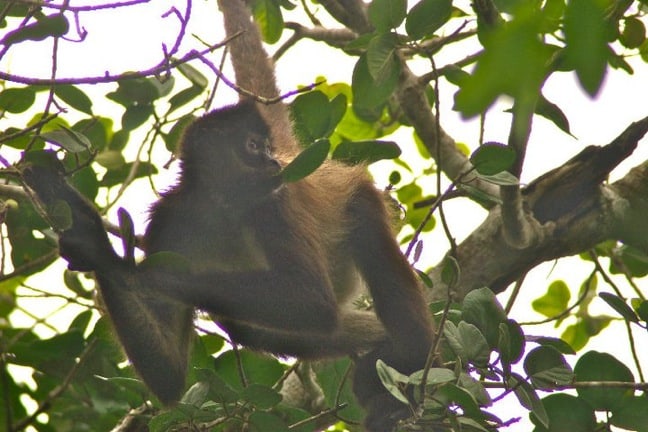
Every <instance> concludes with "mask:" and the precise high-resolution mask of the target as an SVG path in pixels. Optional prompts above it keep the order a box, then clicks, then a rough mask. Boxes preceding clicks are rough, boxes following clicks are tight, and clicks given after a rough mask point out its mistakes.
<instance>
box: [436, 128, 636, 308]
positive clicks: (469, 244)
mask: <svg viewBox="0 0 648 432" xmlns="http://www.w3.org/2000/svg"><path fill="white" fill-rule="evenodd" d="M647 132H648V117H646V118H644V119H642V120H640V121H638V122H636V123H633V124H632V125H630V126H629V127H628V128H627V129H626V130H625V131H624V132H623V133H622V134H621V135H619V136H618V137H617V138H616V139H614V140H613V141H612V142H611V143H610V144H608V145H606V146H603V147H597V146H590V147H587V148H586V149H584V150H583V151H582V152H581V153H579V154H578V155H576V156H575V157H574V158H572V159H571V160H569V161H568V162H566V163H565V164H564V165H562V166H561V167H558V168H556V169H554V170H552V171H549V172H548V173H546V174H544V175H542V176H540V177H539V178H538V179H536V180H534V181H533V182H532V183H531V184H530V185H529V186H528V187H527V188H526V189H524V190H523V194H522V196H523V198H524V202H523V205H524V206H526V207H528V208H529V209H530V211H531V212H532V214H533V216H534V217H535V219H536V220H537V221H538V222H539V223H541V224H547V223H548V222H551V224H549V225H548V226H547V227H546V228H545V232H544V234H545V235H544V237H543V238H542V239H540V241H538V242H536V243H534V244H532V245H530V246H528V247H526V248H523V249H516V248H514V247H513V246H511V245H510V243H509V242H507V241H506V239H505V238H504V235H503V228H502V224H503V223H504V222H503V219H502V214H501V207H499V206H498V207H495V208H494V209H493V210H491V212H490V213H489V215H488V217H487V218H486V220H485V221H484V222H483V223H482V224H481V226H479V227H478V228H477V229H475V230H474V231H473V233H472V234H471V235H470V236H469V237H468V238H466V240H464V241H463V242H462V243H461V244H460V245H459V246H458V247H457V252H456V256H455V258H456V259H457V261H458V263H459V266H460V267H461V280H460V281H459V284H458V287H457V290H456V292H455V293H454V294H455V295H456V299H457V300H461V299H462V298H463V297H464V296H465V295H466V294H467V293H468V292H470V291H472V290H474V289H477V288H480V287H483V286H488V287H490V288H491V289H492V290H493V291H494V292H496V293H498V292H501V291H503V290H504V289H506V287H507V286H508V285H509V284H510V283H511V282H513V281H515V280H516V279H518V278H519V277H520V276H521V275H523V274H525V273H526V272H527V271H529V270H530V269H532V268H533V267H535V266H536V265H538V264H540V263H542V262H545V261H550V260H553V259H556V258H561V257H564V256H570V255H574V254H577V253H580V252H582V251H585V250H588V249H590V248H592V247H593V246H595V245H597V244H598V243H600V242H602V241H605V240H610V239H613V240H622V241H624V242H627V243H628V244H632V245H634V246H636V247H639V248H641V249H643V250H646V251H648V238H646V237H647V236H646V234H645V230H644V229H643V227H645V221H646V218H648V198H647V197H648V162H645V163H643V164H641V165H640V166H638V167H636V168H635V169H633V170H632V171H630V172H629V173H628V174H627V175H626V176H625V177H624V178H623V179H621V180H619V181H617V182H615V183H613V184H612V185H605V184H604V181H605V179H606V178H607V176H608V174H609V173H610V171H612V169H613V168H614V167H616V166H617V165H618V164H619V163H620V162H621V161H622V160H624V159H625V158H627V157H628V156H629V155H630V154H632V152H633V150H634V149H635V148H636V146H637V143H638V141H639V140H640V139H641V138H642V137H643V136H644V135H645V134H646V133H647ZM494 250H496V251H498V253H497V254H493V251H494ZM430 278H431V279H432V281H433V283H434V291H433V293H432V294H431V297H432V298H433V299H439V298H446V296H447V293H446V292H445V290H446V287H445V285H444V283H443V282H442V280H441V265H437V266H436V267H435V268H434V269H433V270H432V271H431V272H430Z"/></svg>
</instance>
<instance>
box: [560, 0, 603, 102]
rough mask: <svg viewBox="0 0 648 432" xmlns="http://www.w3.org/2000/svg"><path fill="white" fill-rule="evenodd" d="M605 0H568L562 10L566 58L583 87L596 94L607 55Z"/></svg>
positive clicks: (601, 79) (601, 80) (592, 94)
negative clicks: (563, 11) (563, 13)
mask: <svg viewBox="0 0 648 432" xmlns="http://www.w3.org/2000/svg"><path fill="white" fill-rule="evenodd" d="M608 4H609V3H608V1H606V0H571V1H569V2H568V3H567V9H566V11H565V24H564V32H565V44H566V49H565V57H564V59H565V61H566V62H567V64H568V65H569V66H570V67H571V68H573V69H574V70H576V75H577V76H578V80H579V82H580V84H581V85H582V86H583V89H584V90H585V91H586V92H587V93H589V95H590V96H592V97H593V96H595V95H596V94H597V93H598V91H599V89H600V87H601V84H602V83H603V78H604V77H605V72H606V70H607V63H608V59H609V57H610V51H609V48H608V33H609V28H608V23H607V22H606V8H607V6H608Z"/></svg>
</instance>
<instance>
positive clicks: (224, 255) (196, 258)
mask: <svg viewBox="0 0 648 432" xmlns="http://www.w3.org/2000/svg"><path fill="white" fill-rule="evenodd" d="M203 234H204V235H201V236H200V237H199V238H196V239H193V242H192V243H193V244H192V245H191V254H190V256H187V258H189V261H190V263H191V269H192V270H193V271H194V272H199V273H200V272H205V271H212V272H213V271H250V270H267V269H269V268H270V264H269V262H268V259H267V256H266V254H265V251H264V250H263V247H262V246H261V244H260V243H259V241H258V239H257V237H256V234H255V232H254V231H253V230H252V229H251V228H248V227H245V226H243V227H230V228H229V229H228V230H213V231H212V232H209V230H207V232H205V233H203ZM184 255H185V256H186V254H184Z"/></svg>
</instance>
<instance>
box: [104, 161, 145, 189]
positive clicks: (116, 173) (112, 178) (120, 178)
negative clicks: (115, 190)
mask: <svg viewBox="0 0 648 432" xmlns="http://www.w3.org/2000/svg"><path fill="white" fill-rule="evenodd" d="M132 169H133V162H129V163H127V164H124V165H123V166H121V167H119V168H118V169H115V170H110V171H108V172H107V173H106V174H105V175H104V176H103V178H102V179H101V182H100V183H101V186H104V187H112V186H116V185H118V184H122V183H123V182H124V180H126V178H128V177H129V176H130V172H131V170H132ZM153 174H157V167H156V166H155V165H153V164H152V163H150V162H145V161H140V162H138V164H137V168H136V170H135V176H134V177H133V178H134V179H135V178H140V177H146V176H150V175H153Z"/></svg>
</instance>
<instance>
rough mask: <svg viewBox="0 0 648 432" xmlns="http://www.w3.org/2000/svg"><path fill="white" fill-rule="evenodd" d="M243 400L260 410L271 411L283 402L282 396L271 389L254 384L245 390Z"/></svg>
mask: <svg viewBox="0 0 648 432" xmlns="http://www.w3.org/2000/svg"><path fill="white" fill-rule="evenodd" d="M241 399H243V400H245V401H247V402H250V403H251V404H252V405H254V406H256V407H257V408H259V409H270V408H272V407H273V406H275V405H277V404H278V403H279V402H281V395H280V394H279V393H278V392H277V391H276V390H274V389H272V388H271V387H268V386H264V385H261V384H256V383H252V384H250V385H249V386H247V387H246V388H244V389H243V391H242V392H241Z"/></svg>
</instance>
